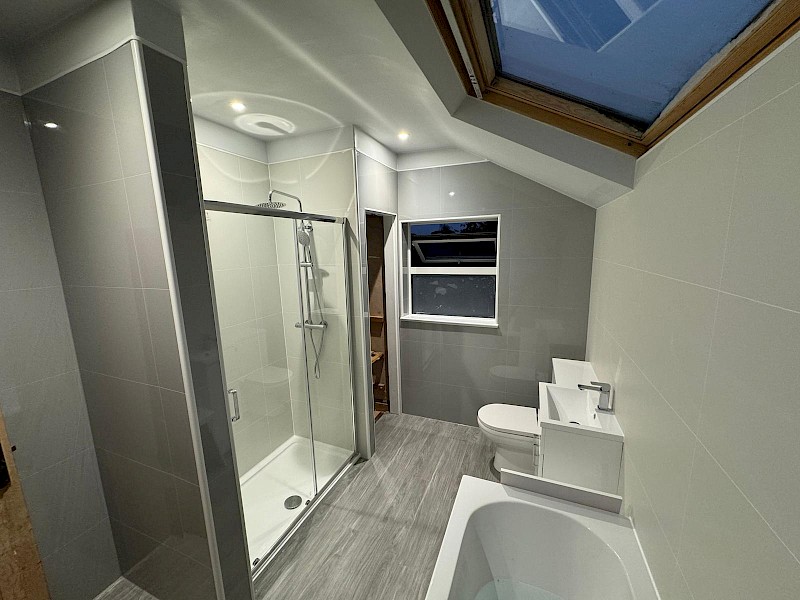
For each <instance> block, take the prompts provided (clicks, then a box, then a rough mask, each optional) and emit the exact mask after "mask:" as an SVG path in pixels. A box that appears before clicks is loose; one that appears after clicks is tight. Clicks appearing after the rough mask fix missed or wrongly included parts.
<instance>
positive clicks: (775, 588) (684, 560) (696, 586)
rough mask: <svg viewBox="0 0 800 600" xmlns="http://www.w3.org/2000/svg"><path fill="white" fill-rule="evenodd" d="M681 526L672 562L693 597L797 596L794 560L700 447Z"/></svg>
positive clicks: (799, 575) (799, 585)
mask: <svg viewBox="0 0 800 600" xmlns="http://www.w3.org/2000/svg"><path fill="white" fill-rule="evenodd" d="M732 523H735V524H736V526H735V527H731V524H732ZM683 530H684V534H683V540H682V541H681V547H680V551H679V554H678V562H679V564H680V566H681V568H682V569H683V572H684V574H685V575H686V581H687V582H688V583H689V589H690V590H692V594H693V595H694V597H695V598H714V597H736V596H739V597H742V598H752V597H760V598H786V599H787V600H788V599H789V598H794V597H797V593H798V591H800V565H798V564H797V561H796V560H794V558H793V557H792V556H791V555H790V554H789V553H788V552H786V548H785V547H784V546H783V544H781V542H780V540H779V539H778V538H776V537H775V534H774V533H773V532H772V531H770V529H769V527H768V526H767V524H766V523H765V522H764V520H763V519H761V517H759V516H758V513H756V512H755V511H754V510H753V507H752V506H750V504H749V503H748V502H747V499H746V498H745V497H744V496H742V494H741V493H740V492H739V490H737V489H736V487H735V486H734V485H733V482H732V481H731V480H730V479H729V478H728V477H727V476H726V475H725V473H724V472H723V471H722V470H721V469H720V468H719V466H718V465H717V464H716V462H715V461H714V459H713V458H711V456H709V454H708V453H707V452H706V451H705V450H703V449H702V448H698V451H697V456H696V457H695V461H694V469H693V473H692V483H691V487H690V490H689V501H688V504H687V511H686V523H685V525H684V528H683Z"/></svg>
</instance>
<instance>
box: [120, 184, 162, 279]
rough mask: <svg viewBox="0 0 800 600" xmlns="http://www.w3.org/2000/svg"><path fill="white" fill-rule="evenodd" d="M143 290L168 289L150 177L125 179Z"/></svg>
mask: <svg viewBox="0 0 800 600" xmlns="http://www.w3.org/2000/svg"><path fill="white" fill-rule="evenodd" d="M125 193H126V194H127V196H128V209H129V210H130V215H131V224H132V225H133V241H134V243H135V244H136V255H137V256H138V258H139V271H140V273H141V276H142V287H145V288H158V289H164V290H165V289H167V287H168V284H167V267H166V260H165V258H164V248H163V245H162V239H161V229H160V225H159V221H158V212H157V209H156V199H155V195H154V191H153V179H152V175H151V174H150V173H145V174H144V175H136V176H134V177H128V178H126V179H125Z"/></svg>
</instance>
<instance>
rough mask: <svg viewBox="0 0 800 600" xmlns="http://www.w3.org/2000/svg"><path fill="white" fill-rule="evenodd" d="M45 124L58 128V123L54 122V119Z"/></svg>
mask: <svg viewBox="0 0 800 600" xmlns="http://www.w3.org/2000/svg"><path fill="white" fill-rule="evenodd" d="M44 126H45V127H47V128H48V129H58V123H53V121H48V122H47V123H45V124H44Z"/></svg>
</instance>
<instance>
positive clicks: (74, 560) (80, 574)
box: [42, 519, 120, 600]
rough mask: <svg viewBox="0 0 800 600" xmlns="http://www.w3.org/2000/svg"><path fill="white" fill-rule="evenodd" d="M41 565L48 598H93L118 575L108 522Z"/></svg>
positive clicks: (76, 540)
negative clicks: (47, 588) (48, 590)
mask: <svg viewBox="0 0 800 600" xmlns="http://www.w3.org/2000/svg"><path fill="white" fill-rule="evenodd" d="M42 563H43V565H44V571H45V575H46V576H47V584H48V586H49V588H50V595H51V596H52V598H54V599H57V600H86V599H87V598H94V597H95V596H96V595H97V594H99V593H100V592H102V591H103V590H104V589H105V588H106V587H108V586H109V585H111V583H113V582H114V580H116V579H117V578H118V577H119V576H120V568H119V562H118V561H117V552H116V549H115V548H114V539H113V537H112V535H111V528H110V526H109V522H108V519H104V520H103V521H102V522H100V523H98V524H97V525H95V526H94V527H93V528H92V529H89V530H88V531H86V532H85V533H83V534H82V535H81V536H80V537H78V538H76V539H74V540H73V541H71V542H70V543H68V544H67V545H66V546H64V547H62V548H59V549H58V550H57V551H56V552H54V553H53V554H50V555H48V556H45V557H43V558H42Z"/></svg>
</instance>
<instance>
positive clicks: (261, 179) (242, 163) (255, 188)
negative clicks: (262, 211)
mask: <svg viewBox="0 0 800 600" xmlns="http://www.w3.org/2000/svg"><path fill="white" fill-rule="evenodd" d="M237 159H238V161H239V179H240V181H241V185H242V202H244V203H245V204H261V203H262V202H266V201H267V198H268V197H269V190H270V181H269V166H268V165H266V164H264V163H262V162H258V161H256V160H250V159H248V158H242V157H241V156H239V157H237Z"/></svg>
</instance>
